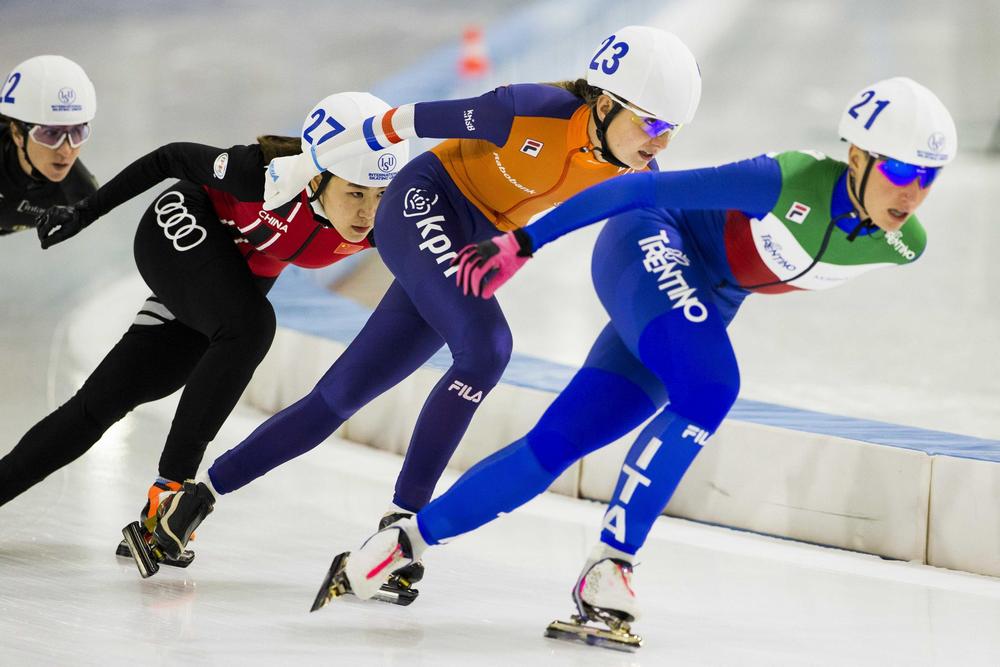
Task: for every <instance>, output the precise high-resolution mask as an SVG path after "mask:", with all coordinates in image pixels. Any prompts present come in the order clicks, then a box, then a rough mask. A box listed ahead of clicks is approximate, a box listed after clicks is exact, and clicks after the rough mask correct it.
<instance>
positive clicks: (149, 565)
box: [122, 521, 160, 579]
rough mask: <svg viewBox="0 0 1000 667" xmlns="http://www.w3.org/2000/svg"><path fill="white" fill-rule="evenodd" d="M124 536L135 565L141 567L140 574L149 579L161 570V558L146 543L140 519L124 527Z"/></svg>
mask: <svg viewBox="0 0 1000 667" xmlns="http://www.w3.org/2000/svg"><path fill="white" fill-rule="evenodd" d="M122 536H123V537H124V538H125V543H126V544H127V545H128V549H129V555H130V556H132V560H133V561H135V566H136V567H137V568H139V575H140V576H141V577H142V578H143V579H148V578H149V577H151V576H153V575H154V574H156V573H157V572H159V571H160V563H159V562H158V561H159V559H158V558H157V557H156V555H155V554H154V553H153V551H152V549H150V547H149V545H148V544H146V536H145V529H144V528H143V527H142V524H141V523H139V522H138V521H133V522H132V523H130V524H129V525H127V526H125V527H124V528H122Z"/></svg>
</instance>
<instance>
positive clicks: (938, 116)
mask: <svg viewBox="0 0 1000 667" xmlns="http://www.w3.org/2000/svg"><path fill="white" fill-rule="evenodd" d="M840 136H841V137H842V138H843V139H845V140H846V141H849V142H851V143H852V144H854V145H855V146H857V147H858V148H861V149H864V150H866V151H869V152H871V153H877V154H879V155H884V156H885V157H891V158H894V159H896V160H900V161H901V162H907V163H909V164H915V165H918V166H921V167H943V166H944V165H946V164H948V163H949V162H951V161H952V160H953V159H955V152H956V151H957V150H958V134H957V133H956V132H955V121H953V120H952V118H951V114H950V113H948V110H947V109H946V108H945V106H944V104H942V103H941V100H939V99H938V98H937V96H936V95H934V93H932V92H931V91H929V90H927V89H926V88H924V87H923V86H921V85H920V84H919V83H917V82H916V81H914V80H912V79H908V78H906V77H903V76H897V77H895V78H892V79H886V80H885V81H879V82H878V83H873V84H872V85H870V86H866V87H864V88H862V89H861V90H860V91H858V93H857V94H856V95H854V97H852V98H851V101H850V102H849V103H848V105H847V108H846V109H844V113H843V114H842V115H841V117H840Z"/></svg>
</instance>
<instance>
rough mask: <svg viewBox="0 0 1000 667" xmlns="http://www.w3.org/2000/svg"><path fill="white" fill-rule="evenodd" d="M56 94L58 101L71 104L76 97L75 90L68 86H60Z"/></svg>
mask: <svg viewBox="0 0 1000 667" xmlns="http://www.w3.org/2000/svg"><path fill="white" fill-rule="evenodd" d="M56 94H57V95H58V96H59V101H60V102H62V103H63V104H72V103H73V100H75V99H76V91H75V90H73V89H72V88H69V87H66V88H60V89H59V92H58V93H56Z"/></svg>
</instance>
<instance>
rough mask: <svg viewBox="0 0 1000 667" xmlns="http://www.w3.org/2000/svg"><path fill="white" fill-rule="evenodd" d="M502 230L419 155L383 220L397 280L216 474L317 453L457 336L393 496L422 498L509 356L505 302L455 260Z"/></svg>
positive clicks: (381, 231) (234, 484)
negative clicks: (289, 401)
mask: <svg viewBox="0 0 1000 667" xmlns="http://www.w3.org/2000/svg"><path fill="white" fill-rule="evenodd" d="M496 233H497V231H496V228H495V227H494V226H493V225H492V224H491V223H490V222H489V221H488V220H487V219H486V218H485V217H484V216H483V215H482V214H481V213H480V212H479V211H478V210H476V209H475V208H474V207H473V206H472V205H471V204H469V203H468V202H467V201H466V200H465V199H464V198H463V197H462V196H461V194H459V193H458V190H457V189H456V188H455V186H454V184H453V183H452V182H451V181H450V180H449V179H448V177H447V175H446V174H444V172H443V168H442V167H441V164H440V162H439V161H438V159H437V157H435V156H434V155H433V154H432V153H424V154H423V155H421V156H420V157H418V158H416V159H415V160H413V161H411V162H410V163H409V164H408V165H407V166H406V167H405V168H404V169H403V170H402V171H401V172H400V174H399V175H398V176H397V177H396V178H395V179H394V180H393V182H392V184H391V185H390V186H389V188H388V189H387V190H386V193H385V195H384V196H383V199H382V202H381V203H380V204H379V207H378V213H377V217H376V223H375V240H376V244H377V247H378V250H379V254H380V255H381V256H382V259H383V260H384V261H385V264H386V266H388V267H389V270H390V271H392V273H393V275H394V276H395V281H394V282H393V283H392V285H391V286H390V287H389V290H388V291H387V292H386V294H385V296H384V297H383V298H382V301H381V303H379V305H378V307H377V308H376V309H375V312H373V313H372V315H371V317H370V318H369V320H368V322H367V323H366V324H365V326H364V328H363V329H362V330H361V332H360V333H359V334H358V335H357V336H356V337H355V339H354V340H353V341H352V342H351V344H350V345H349V346H348V348H347V350H346V351H345V352H344V353H343V354H342V355H341V356H340V358H338V359H337V361H336V362H335V363H334V364H333V366H331V367H330V369H329V370H328V371H327V372H326V374H325V375H324V376H323V377H322V379H320V381H319V382H318V383H317V385H316V387H315V388H314V389H313V390H312V391H311V392H309V394H307V395H306V396H305V397H304V398H302V399H300V400H299V401H298V402H297V403H295V404H293V405H291V406H289V407H288V408H286V409H285V410H282V411H281V412H279V413H278V414H276V415H274V416H273V417H271V418H270V419H268V420H267V421H266V422H264V423H263V424H262V425H261V426H259V427H258V428H257V429H256V430H255V431H254V432H253V433H252V434H250V436H249V437H247V438H246V439H245V440H244V441H243V442H242V443H240V444H239V445H237V446H236V447H234V448H233V449H231V450H229V451H228V452H226V453H225V454H223V455H222V456H220V457H219V458H218V459H216V461H215V463H214V464H213V465H212V467H211V468H210V469H209V471H208V472H209V475H210V477H211V479H212V483H213V485H214V486H215V488H216V489H217V490H218V491H219V492H221V493H228V492H230V491H234V490H236V489H239V488H241V487H242V486H244V485H246V484H248V483H249V482H251V481H252V480H254V479H256V478H257V477H260V476H261V475H263V474H264V473H266V472H267V471H268V470H271V469H272V468H275V467H277V466H278V465H281V464H282V463H284V462H285V461H288V460H290V459H292V458H295V457H296V456H299V455H301V454H304V453H305V452H307V451H309V450H311V449H312V448H313V447H315V446H316V445H317V444H319V443H320V442H322V441H323V440H325V439H326V438H327V437H328V436H329V435H330V434H331V433H333V431H334V430H336V428H337V427H338V426H340V425H341V424H342V423H344V422H345V421H346V420H347V419H348V418H349V417H350V416H351V415H353V414H354V413H355V412H356V411H357V410H359V409H360V408H361V407H363V406H364V405H365V404H367V403H368V402H370V401H371V400H372V399H374V398H375V397H376V396H378V395H379V394H381V393H382V392H384V391H385V390H387V389H389V388H390V387H392V386H394V385H396V384H397V383H399V382H400V381H401V380H403V379H404V378H406V377H407V376H409V375H410V374H411V373H413V371H415V370H416V369H417V368H419V367H420V366H421V365H422V364H423V363H424V362H426V361H427V360H428V359H429V358H430V357H431V356H432V355H433V354H434V353H435V352H436V351H437V350H438V349H440V348H441V346H442V344H447V345H448V349H449V350H450V351H451V354H452V359H453V364H452V366H451V368H450V369H448V371H447V372H446V373H445V374H444V376H443V377H442V378H441V380H440V381H439V382H438V383H437V385H436V386H435V387H434V389H433V390H432V391H431V393H430V395H429V396H428V397H427V400H426V402H425V403H424V406H423V409H422V410H421V412H420V416H419V418H418V419H417V424H416V427H415V428H414V431H413V436H412V438H411V440H410V445H409V449H408V450H407V452H406V459H405V461H404V462H403V468H402V471H401V472H400V474H399V478H398V479H397V481H396V493H395V496H394V498H393V501H394V502H395V503H396V504H397V505H399V506H400V507H403V508H404V509H408V510H411V511H416V510H418V509H420V508H421V507H423V506H424V505H425V504H426V503H427V502H428V501H429V500H430V497H431V495H432V494H433V492H434V485H435V484H436V483H437V480H438V478H439V477H440V476H441V473H442V472H443V471H444V468H445V466H446V465H447V463H448V460H449V459H450V458H451V455H452V454H453V453H454V451H455V448H456V447H457V446H458V442H459V441H460V440H461V438H462V435H463V434H464V433H465V430H466V428H467V427H468V425H469V421H470V420H471V419H472V416H473V414H474V413H475V411H476V408H478V407H479V405H480V403H481V402H482V400H483V399H484V398H485V397H486V395H487V394H489V392H490V390H491V389H493V387H494V386H495V385H496V383H497V382H498V381H499V380H500V376H501V374H502V373H503V370H504V368H505V367H506V366H507V362H508V360H509V359H510V354H511V346H512V340H511V334H510V328H509V327H508V325H507V321H506V319H505V318H504V315H503V313H502V312H501V310H500V306H499V304H498V303H497V301H496V299H490V300H489V301H484V300H482V299H479V298H475V297H466V296H464V295H463V294H462V293H461V291H459V290H458V289H456V287H455V279H454V275H453V274H454V272H455V269H454V268H452V267H451V265H450V260H451V259H452V258H453V257H454V256H455V254H456V252H457V251H458V250H460V249H461V248H462V247H463V246H465V245H466V244H468V243H474V242H478V241H481V240H483V239H485V238H489V237H490V236H494V235H496Z"/></svg>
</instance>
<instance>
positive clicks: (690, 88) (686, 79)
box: [587, 25, 701, 125]
mask: <svg viewBox="0 0 1000 667" xmlns="http://www.w3.org/2000/svg"><path fill="white" fill-rule="evenodd" d="M587 83H589V84H590V85H592V86H595V87H597V88H600V89H602V90H606V91H607V92H609V93H611V94H612V95H614V96H616V97H619V98H621V99H622V100H624V101H626V102H629V103H630V104H632V105H634V106H636V107H639V109H641V110H643V111H646V112H648V113H649V114H650V115H651V116H653V117H654V118H658V119H660V120H665V121H668V122H670V123H674V124H676V125H680V124H683V123H689V122H691V119H693V118H694V113H695V111H697V109H698V102H699V101H700V100H701V71H700V70H699V69H698V63H697V62H695V59H694V55H692V54H691V51H690V50H689V49H688V47H687V46H686V45H685V44H684V42H682V41H681V40H680V38H678V37H677V35H674V34H673V33H669V32H667V31H665V30H659V29H657V28H650V27H647V26H639V25H630V26H626V27H624V28H622V29H621V30H618V31H616V32H615V33H614V34H613V35H610V36H609V37H607V38H606V39H605V40H604V41H603V42H601V45H600V47H598V49H597V53H595V54H594V57H593V58H592V59H591V60H590V68H589V69H588V70H587Z"/></svg>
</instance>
